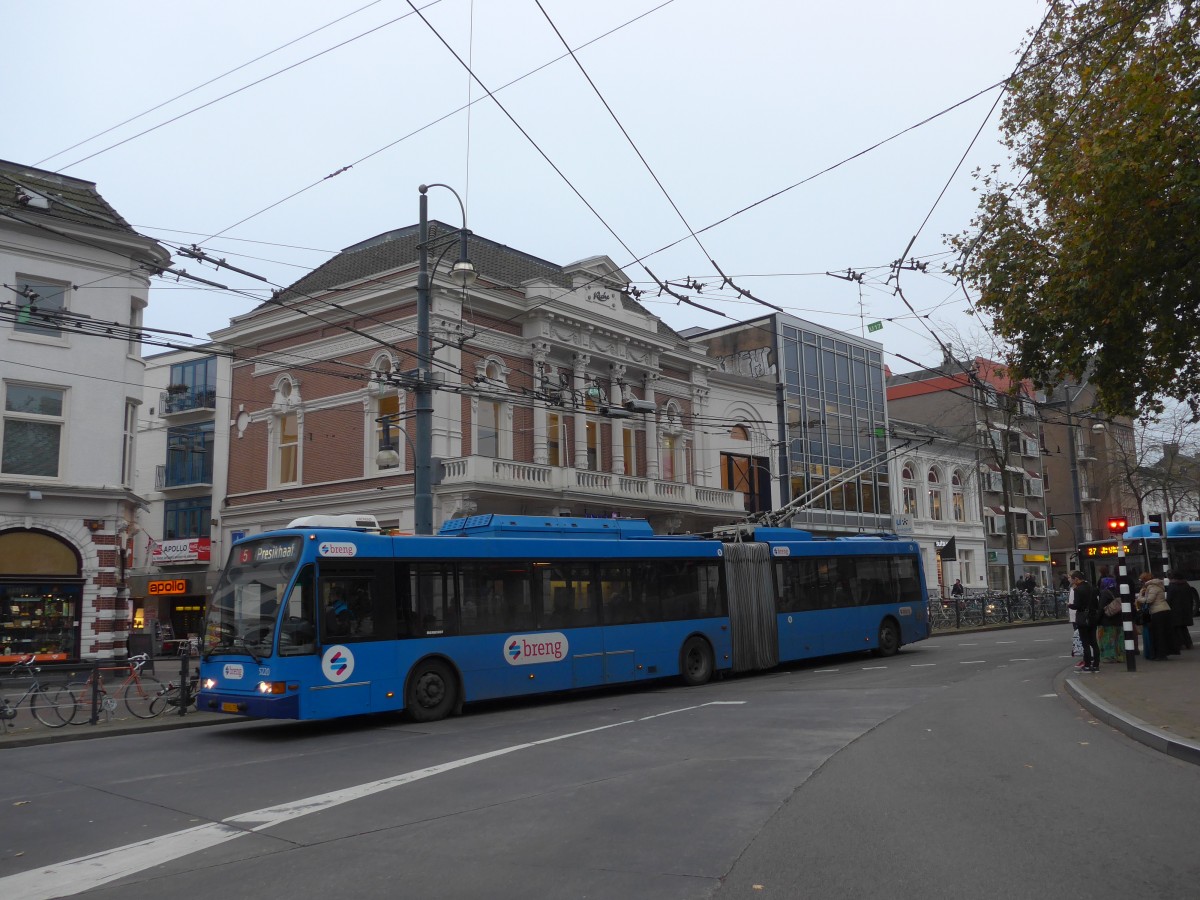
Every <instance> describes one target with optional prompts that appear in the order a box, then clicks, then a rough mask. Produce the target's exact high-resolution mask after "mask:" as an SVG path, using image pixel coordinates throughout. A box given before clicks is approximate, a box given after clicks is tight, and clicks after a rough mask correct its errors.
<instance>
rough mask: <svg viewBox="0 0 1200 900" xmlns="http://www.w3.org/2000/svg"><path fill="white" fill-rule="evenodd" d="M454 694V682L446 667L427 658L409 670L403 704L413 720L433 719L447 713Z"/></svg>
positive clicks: (453, 700) (456, 688)
mask: <svg viewBox="0 0 1200 900" xmlns="http://www.w3.org/2000/svg"><path fill="white" fill-rule="evenodd" d="M457 696H458V681H457V680H456V679H455V677H454V673H453V672H452V671H451V670H450V667H449V666H448V665H446V664H445V663H444V662H442V661H441V660H437V659H431V660H427V661H426V662H423V663H421V664H420V665H419V666H417V667H416V668H415V669H414V670H413V674H412V677H411V678H410V679H409V680H408V696H407V697H405V702H404V705H405V707H406V708H407V709H408V714H409V716H410V717H411V718H412V720H413V721H414V722H436V721H437V720H438V719H444V718H446V716H448V715H449V714H450V711H451V710H452V709H454V703H455V701H456V700H457Z"/></svg>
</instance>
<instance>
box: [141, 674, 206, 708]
mask: <svg viewBox="0 0 1200 900" xmlns="http://www.w3.org/2000/svg"><path fill="white" fill-rule="evenodd" d="M199 694H200V676H199V675H198V674H197V675H193V676H191V677H190V678H189V679H188V680H187V683H186V684H183V685H178V684H176V683H175V682H173V681H168V682H167V685H166V687H164V688H163V689H162V690H161V691H159V692H158V693H157V694H156V695H155V697H154V699H153V700H151V701H150V715H151V716H157V715H161V714H162V713H164V712H166V711H167V710H169V709H173V710H175V711H176V712H178V711H179V708H180V706H182V707H183V708H184V709H191V710H195V709H196V699H197V697H198V696H199Z"/></svg>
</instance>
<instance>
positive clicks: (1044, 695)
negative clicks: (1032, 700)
mask: <svg viewBox="0 0 1200 900" xmlns="http://www.w3.org/2000/svg"><path fill="white" fill-rule="evenodd" d="M1041 696H1043V697H1057V696H1058V694H1042V695H1041Z"/></svg>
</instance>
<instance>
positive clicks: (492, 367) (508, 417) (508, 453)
mask: <svg viewBox="0 0 1200 900" xmlns="http://www.w3.org/2000/svg"><path fill="white" fill-rule="evenodd" d="M475 381H476V383H477V384H479V385H480V386H481V387H482V388H483V393H482V394H481V395H480V396H478V397H476V398H475V399H473V400H472V402H471V407H472V413H473V415H472V426H473V428H474V434H473V435H472V447H473V450H472V454H473V455H475V456H486V457H488V458H490V459H511V458H512V452H513V443H512V416H513V412H512V404H511V403H506V402H505V401H503V400H500V399H498V398H497V397H496V396H495V394H494V393H493V391H495V390H496V389H497V388H501V389H507V387H508V367H507V366H505V365H504V363H503V362H501V361H500V360H498V359H496V358H494V357H492V358H489V359H487V360H484V361H482V362H481V363H479V364H478V365H477V366H476V379H475Z"/></svg>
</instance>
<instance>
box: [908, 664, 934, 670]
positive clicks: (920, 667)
mask: <svg viewBox="0 0 1200 900" xmlns="http://www.w3.org/2000/svg"><path fill="white" fill-rule="evenodd" d="M936 665H937V663H909V664H908V667H909V668H910V669H924V668H926V667H927V666H936Z"/></svg>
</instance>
